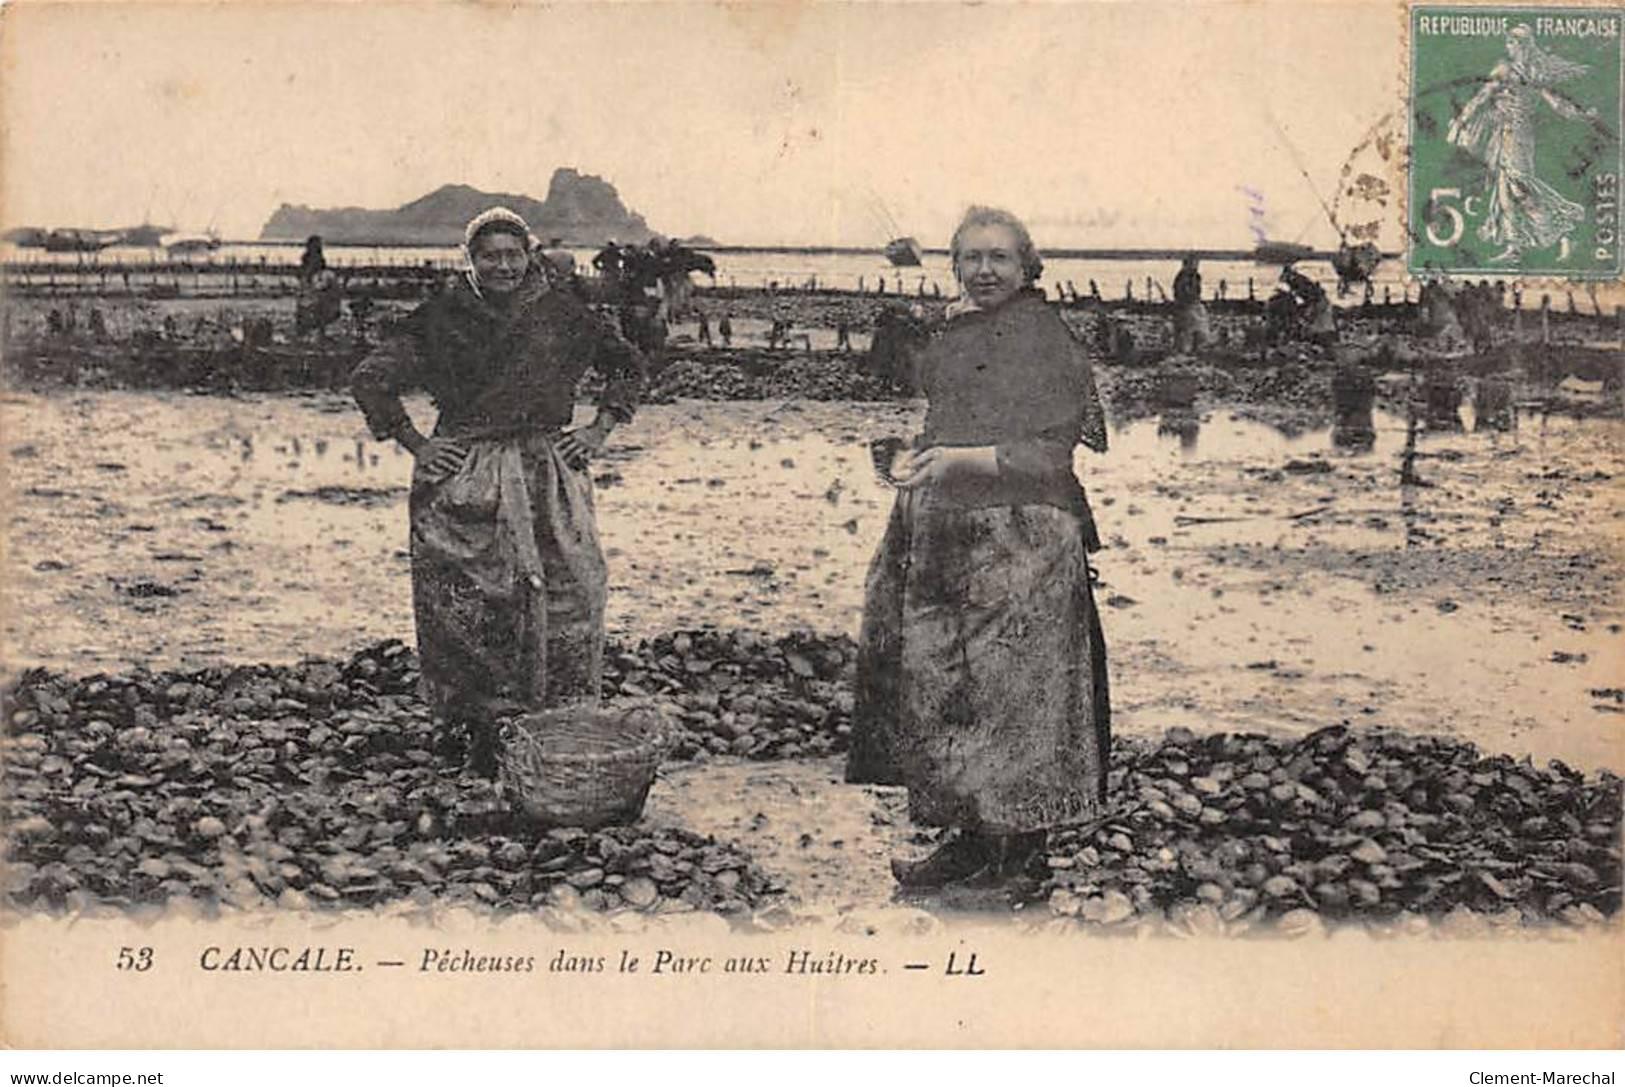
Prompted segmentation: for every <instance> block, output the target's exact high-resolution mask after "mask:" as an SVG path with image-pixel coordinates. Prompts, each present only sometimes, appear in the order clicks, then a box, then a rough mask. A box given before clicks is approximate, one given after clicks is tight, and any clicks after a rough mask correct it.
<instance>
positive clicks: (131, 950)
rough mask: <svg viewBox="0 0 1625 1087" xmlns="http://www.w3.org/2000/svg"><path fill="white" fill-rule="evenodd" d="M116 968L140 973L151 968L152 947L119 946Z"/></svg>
mask: <svg viewBox="0 0 1625 1087" xmlns="http://www.w3.org/2000/svg"><path fill="white" fill-rule="evenodd" d="M118 969H120V970H134V971H135V972H136V973H138V974H139V973H141V972H142V971H144V970H151V969H152V948H150V947H121V948H119V949H118Z"/></svg>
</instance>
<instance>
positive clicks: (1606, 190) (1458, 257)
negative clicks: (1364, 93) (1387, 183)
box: [1407, 6, 1625, 278]
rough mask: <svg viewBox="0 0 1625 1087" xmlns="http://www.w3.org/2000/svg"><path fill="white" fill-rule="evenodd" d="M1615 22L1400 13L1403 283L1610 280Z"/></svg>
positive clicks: (1490, 11) (1617, 99)
mask: <svg viewBox="0 0 1625 1087" xmlns="http://www.w3.org/2000/svg"><path fill="white" fill-rule="evenodd" d="M1622 24H1625V18H1622V16H1621V14H1620V12H1619V11H1618V10H1617V9H1609V8H1531V7H1501V6H1475V7H1431V6H1419V7H1415V8H1412V9H1411V12H1410V27H1409V30H1410V43H1411V48H1410V58H1409V60H1410V76H1411V81H1410V87H1411V91H1410V96H1409V101H1408V106H1409V111H1410V146H1411V154H1410V159H1409V178H1408V181H1409V186H1410V200H1409V222H1408V224H1407V228H1408V230H1407V232H1408V235H1409V247H1408V253H1409V268H1410V271H1411V272H1413V273H1429V272H1432V273H1442V274H1465V273H1471V274H1475V275H1478V274H1519V275H1551V276H1562V277H1566V278H1612V277H1614V276H1617V275H1619V273H1620V270H1621V257H1620V223H1621V219H1620V204H1619V181H1620V176H1621V174H1622V173H1625V170H1622V168H1621V166H1622V160H1621V148H1620V129H1621V112H1620V110H1621V106H1620V103H1621V74H1622V70H1625V65H1622V60H1621V58H1622V56H1625V51H1622V50H1625V36H1622V34H1621V28H1622Z"/></svg>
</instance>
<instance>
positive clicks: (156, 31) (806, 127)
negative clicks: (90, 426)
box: [0, 0, 1404, 247]
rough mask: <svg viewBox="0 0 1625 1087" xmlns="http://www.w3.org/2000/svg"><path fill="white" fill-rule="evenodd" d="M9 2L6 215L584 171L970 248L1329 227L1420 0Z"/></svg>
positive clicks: (303, 199)
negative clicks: (979, 234)
mask: <svg viewBox="0 0 1625 1087" xmlns="http://www.w3.org/2000/svg"><path fill="white" fill-rule="evenodd" d="M0 20H3V21H0V116H3V119H4V125H5V127H4V143H3V151H4V154H3V158H0V223H3V224H4V225H5V226H7V227H10V226H17V225H24V224H26V225H37V226H46V227H57V226H86V227H114V226H124V225H130V224H133V223H137V222H140V221H142V220H143V219H144V218H145V217H148V216H150V217H151V218H152V219H153V220H155V221H159V222H163V223H165V224H166V225H172V226H176V227H179V228H182V229H189V230H195V229H203V228H206V227H213V228H215V229H218V230H219V231H220V232H221V233H222V235H224V236H226V237H228V238H250V237H254V236H256V235H257V234H258V232H259V229H260V227H261V225H262V224H263V223H264V221H265V219H266V217H267V216H268V215H269V214H270V213H271V211H272V210H274V209H275V208H276V207H277V206H278V205H279V204H281V203H284V202H287V203H293V204H307V205H311V206H317V207H331V206H363V207H394V206H398V205H400V204H403V203H405V202H407V201H409V200H412V199H414V198H416V197H418V196H421V195H423V194H424V193H426V192H428V191H430V190H432V189H434V188H436V187H438V186H440V185H442V184H445V183H448V182H462V183H466V184H470V185H473V186H475V187H478V188H481V189H487V190H495V191H518V192H525V193H528V194H531V195H534V196H536V197H538V198H539V197H541V196H543V195H545V193H546V189H547V183H548V179H549V177H550V176H551V175H552V172H553V170H554V169H555V168H557V167H561V166H571V167H575V168H577V169H579V170H581V171H583V172H586V173H592V174H597V175H599V176H602V177H604V178H606V179H608V180H609V181H611V182H612V183H613V184H614V185H615V186H616V187H617V189H618V190H619V191H620V194H621V196H622V199H623V200H624V201H625V203H626V204H627V205H628V206H629V207H631V208H633V209H634V210H636V211H638V212H641V213H642V214H643V215H644V216H645V217H646V218H647V219H648V221H649V223H650V225H651V227H653V228H654V229H656V230H659V231H662V232H664V233H668V234H675V235H690V234H696V233H703V234H707V235H710V236H711V237H713V238H716V239H718V240H719V241H722V242H725V243H739V244H746V243H774V242H777V243H785V244H790V243H797V244H849V245H874V244H878V243H880V242H883V241H885V240H886V238H888V237H890V236H891V234H892V233H893V231H894V230H895V231H898V232H903V233H909V234H913V235H915V236H917V237H918V238H920V240H921V241H922V242H923V243H925V244H926V245H928V246H935V245H944V244H946V241H947V235H948V233H949V232H950V231H951V230H952V228H953V224H954V223H955V221H956V220H957V217H958V215H959V214H960V213H961V212H962V211H963V209H964V208H965V206H966V205H968V204H971V203H984V204H996V205H1002V206H1006V207H1008V208H1010V209H1011V210H1013V211H1015V212H1016V213H1017V214H1019V215H1022V216H1023V217H1024V218H1026V219H1027V221H1028V222H1029V225H1030V226H1031V227H1032V230H1033V233H1034V235H1035V238H1036V239H1037V240H1038V242H1039V244H1040V245H1041V246H1045V245H1047V246H1051V247H1061V246H1071V247H1083V246H1150V247H1162V246H1187V245H1189V246H1224V247H1247V246H1250V245H1252V244H1253V241H1254V233H1253V232H1254V229H1255V227H1259V228H1262V229H1264V230H1266V231H1267V232H1268V233H1269V235H1270V236H1271V237H1279V238H1283V239H1287V240H1302V241H1306V242H1309V243H1314V244H1328V243H1334V242H1335V241H1336V234H1335V233H1334V232H1333V230H1332V228H1331V226H1330V225H1329V224H1328V223H1327V221H1326V218H1325V216H1324V214H1323V213H1322V212H1321V211H1320V210H1319V205H1318V203H1317V198H1316V191H1317V190H1318V191H1319V192H1321V193H1323V194H1325V196H1326V198H1327V199H1328V200H1329V199H1330V198H1331V193H1332V191H1333V190H1334V188H1335V185H1336V180H1337V177H1338V174H1339V171H1340V170H1341V169H1342V168H1343V166H1344V164H1345V163H1346V162H1348V161H1349V158H1350V154H1351V152H1352V151H1353V150H1354V149H1355V148H1356V147H1357V145H1359V144H1360V143H1361V141H1362V138H1363V137H1364V136H1365V135H1366V134H1367V133H1368V131H1369V130H1370V129H1371V128H1372V126H1373V125H1376V124H1379V123H1380V122H1382V121H1383V120H1384V118H1390V119H1391V118H1392V117H1394V116H1396V110H1397V109H1399V107H1402V105H1403V97H1402V95H1403V85H1402V81H1401V74H1400V73H1401V68H1402V59H1403V55H1404V52H1403V50H1404V46H1403V42H1402V40H1401V34H1402V32H1403V26H1404V23H1403V10H1402V8H1401V7H1400V6H1399V5H1395V4H1393V3H1392V2H1381V0H1371V2H1365V0H1359V2H1320V3H1317V2H1303V0H1299V2H1297V3H1272V2H1265V0H1254V2H1246V3H1242V2H1234V3H1196V2H1190V3H1131V2H1126V0H1125V2H1114V3H1105V2H1099V3H1087V2H1080V3H1062V4H1024V5H1007V4H991V3H989V4H976V5H965V4H948V3H908V4H881V3H852V4H833V3H830V4H817V3H772V4H766V3H763V4H748V5H716V4H664V5H658V6H657V5H649V4H625V3H616V4H610V3H567V4H553V5H540V4H498V3H485V2H465V3H455V4H453V3H428V2H422V3H411V4H407V3H402V4H365V5H362V4H355V3H333V4H317V3H301V4H270V3H254V4H246V3H244V4H236V5H214V4H186V3H183V4H157V3H141V2H122V3H77V4H71V5H56V4H46V3H39V2H30V0H22V2H21V3H15V4H13V5H11V6H9V7H7V8H6V9H4V12H3V14H0ZM1399 115H1401V116H1402V112H1401V113H1400V114H1399ZM1365 158H1367V159H1370V158H1371V154H1370V152H1369V151H1367V152H1366V153H1365ZM1300 164H1301V165H1302V167H1303V169H1304V170H1306V171H1307V173H1308V174H1309V176H1310V179H1312V181H1313V185H1311V180H1306V179H1305V177H1304V176H1303V174H1302V173H1300ZM1378 166H1379V167H1380V164H1378ZM1244 188H1245V189H1250V190H1252V192H1253V193H1255V194H1257V195H1248V194H1247V193H1246V192H1244V191H1243V189H1244ZM1376 213H1378V214H1390V213H1391V214H1393V215H1397V211H1396V210H1395V209H1392V208H1389V209H1380V210H1378V211H1377V212H1376ZM1356 217H1358V216H1356ZM1387 233H1388V236H1389V238H1390V239H1391V240H1397V230H1394V231H1391V232H1387Z"/></svg>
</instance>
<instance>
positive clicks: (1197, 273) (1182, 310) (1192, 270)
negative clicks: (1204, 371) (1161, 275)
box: [1174, 253, 1208, 355]
mask: <svg viewBox="0 0 1625 1087" xmlns="http://www.w3.org/2000/svg"><path fill="white" fill-rule="evenodd" d="M1207 340H1208V324H1207V307H1206V306H1204V305H1203V304H1202V272H1201V269H1200V267H1199V266H1198V263H1197V260H1196V254H1195V253H1190V254H1187V255H1186V257H1185V259H1184V261H1183V262H1181V264H1180V266H1179V274H1178V275H1176V276H1174V351H1176V352H1177V353H1179V354H1181V355H1189V354H1191V353H1192V352H1194V351H1195V350H1196V349H1197V348H1199V347H1201V346H1203V345H1204V344H1206V343H1207Z"/></svg>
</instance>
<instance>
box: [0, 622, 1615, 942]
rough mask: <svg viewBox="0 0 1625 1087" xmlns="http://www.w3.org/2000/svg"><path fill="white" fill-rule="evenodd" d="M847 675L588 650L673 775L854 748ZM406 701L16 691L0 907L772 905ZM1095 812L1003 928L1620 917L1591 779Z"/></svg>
mask: <svg viewBox="0 0 1625 1087" xmlns="http://www.w3.org/2000/svg"><path fill="white" fill-rule="evenodd" d="M855 657H856V647H855V646H854V644H853V643H852V640H851V639H850V638H847V637H845V636H821V635H815V634H811V633H806V632H799V633H792V634H789V635H783V636H769V635H765V634H761V633H756V632H752V631H739V630H736V631H709V630H706V631H700V630H694V631H676V632H672V633H669V634H665V635H661V636H659V637H656V638H652V639H648V640H645V641H641V642H639V643H637V644H635V645H616V644H613V643H612V644H611V645H610V646H608V647H607V648H606V653H605V669H604V673H605V674H604V689H605V695H606V697H607V698H608V699H610V700H611V701H614V700H617V699H628V698H638V699H653V700H656V701H658V702H660V703H662V704H663V705H664V706H665V707H666V708H667V710H668V711H669V712H668V713H667V715H666V716H667V717H668V718H669V719H670V721H671V722H672V723H673V727H674V732H673V736H672V737H671V739H672V743H671V747H670V755H671V757H672V758H674V759H679V760H699V759H705V758H710V757H713V756H720V755H731V756H742V757H746V758H751V759H780V758H801V757H814V756H827V755H831V754H835V753H838V752H840V751H843V750H844V749H845V747H846V745H847V738H848V735H849V733H850V731H851V716H852V709H853V705H852V686H851V681H852V670H853V667H854V662H855ZM417 678H418V676H417V665H416V659H415V657H414V655H413V654H412V652H411V651H410V650H409V649H408V648H407V647H406V646H405V645H403V644H401V643H400V642H398V641H391V642H384V643H380V644H378V645H374V646H370V647H368V648H367V649H365V650H363V651H361V652H359V653H357V654H356V655H355V656H353V657H352V658H350V659H349V660H347V661H343V662H331V661H308V662H304V663H301V664H297V665H291V666H280V667H273V666H269V665H245V666H238V667H216V668H210V669H206V670H202V671H197V672H191V673H185V674H181V673H166V674H161V675H154V674H150V673H136V674H133V675H125V676H105V675H100V676H90V677H86V678H71V677H64V676H60V675H56V674H53V673H50V672H46V671H41V670H35V671H30V672H27V673H25V674H23V675H22V676H21V677H19V678H18V680H17V681H16V682H15V683H13V684H12V685H11V687H10V688H8V689H7V691H6V692H5V700H4V714H5V719H6V721H7V725H8V731H7V735H6V737H5V739H4V741H3V757H4V772H5V776H6V793H5V797H4V800H3V807H0V816H3V819H4V826H5V828H6V831H7V841H6V853H5V859H6V869H5V884H4V886H5V894H6V900H7V901H8V902H9V903H10V904H11V905H12V906H14V907H20V908H27V909H45V910H64V909H75V908H79V907H81V906H84V905H87V904H88V905H98V904H100V905H112V906H119V907H131V906H136V905H140V904H144V903H163V902H168V901H171V900H176V899H179V900H195V901H200V902H202V903H204V904H206V905H229V906H236V907H241V908H252V907H256V906H263V905H272V904H276V905H280V906H281V907H284V908H307V907H308V908H323V907H351V906H374V905H379V904H383V903H388V902H393V901H402V900H404V901H408V902H415V903H419V904H423V905H428V904H434V903H452V904H455V903H465V904H471V905H472V904H478V905H482V906H484V907H487V908H495V909H525V910H529V909H542V908H546V909H558V908H560V905H559V904H560V903H565V904H568V905H570V906H572V907H577V906H579V907H581V908H585V909H590V910H622V909H626V910H636V911H646V912H655V913H659V912H665V911H687V910H706V911H717V912H719V913H723V914H727V915H736V914H737V915H744V914H747V913H749V912H751V911H754V910H757V909H758V908H759V907H761V906H763V905H766V904H771V903H772V902H773V901H774V900H775V899H776V897H777V896H778V895H779V893H780V890H781V889H780V888H779V887H777V886H775V884H774V883H773V881H772V880H771V879H770V878H769V877H768V876H767V875H766V874H765V873H764V872H762V870H761V869H760V868H758V867H757V866H756V865H755V864H754V863H753V862H752V861H751V859H750V858H749V857H748V856H747V855H745V854H744V853H743V852H741V851H740V850H739V849H737V848H735V847H732V846H728V845H723V844H719V843H717V842H715V841H711V840H708V839H705V838H701V837H699V836H697V835H694V834H691V833H688V832H686V831H683V830H681V829H677V828H657V827H651V826H647V825H636V826H631V827H617V828H609V829H605V830H601V831H597V832H591V833H589V832H586V831H583V830H580V829H571V828H564V829H555V830H551V831H547V832H538V831H536V830H534V829H531V828H528V827H527V826H525V825H523V824H521V823H518V822H516V821H515V820H514V819H513V817H512V816H511V815H510V813H509V809H508V805H507V804H506V803H505V801H504V798H503V797H502V795H501V794H500V792H499V791H498V790H497V788H496V787H495V786H493V785H491V784H489V783H486V782H482V781H476V780H471V779H466V778H464V777H462V776H460V775H458V774H455V773H451V772H448V767H447V765H446V762H445V759H444V757H443V756H441V755H440V754H438V753H437V751H436V745H435V739H436V738H435V735H434V729H433V726H432V722H431V721H430V718H429V714H428V710H427V708H426V707H425V706H424V704H423V703H422V701H421V700H420V699H419V698H418V695H417V693H416V684H417ZM1109 789H1110V796H1111V798H1112V814H1111V815H1110V816H1109V817H1108V818H1106V819H1105V820H1103V821H1101V822H1099V823H1097V824H1094V825H1091V826H1088V827H1071V828H1062V829H1060V830H1057V831H1056V832H1054V833H1052V834H1051V835H1050V841H1049V848H1048V856H1047V857H1046V858H1045V864H1044V874H1043V875H1042V877H1035V878H1034V880H1032V881H1030V885H1029V886H1027V887H1026V888H1025V890H1026V892H1027V893H1026V896H1025V897H1024V898H1023V899H1022V904H1023V905H1025V904H1027V903H1031V904H1033V905H1035V906H1036V907H1038V908H1040V909H1043V908H1045V907H1046V906H1047V910H1046V912H1048V913H1050V914H1052V915H1053V916H1054V917H1056V918H1057V919H1058V920H1059V921H1061V922H1063V923H1065V924H1076V925H1080V926H1093V927H1096V928H1100V929H1105V930H1112V931H1117V930H1123V931H1131V930H1132V931H1140V928H1139V926H1142V925H1143V924H1146V923H1155V924H1159V925H1164V926H1168V927H1171V928H1172V929H1173V930H1175V931H1177V932H1181V933H1186V934H1202V933H1209V932H1211V933H1220V932H1222V933H1231V934H1234V933H1238V932H1245V931H1249V930H1250V929H1253V928H1255V927H1258V926H1260V925H1262V924H1264V923H1269V924H1271V925H1272V926H1275V927H1279V926H1280V925H1282V924H1284V925H1286V926H1287V927H1289V928H1290V929H1291V930H1292V931H1293V932H1296V933H1299V934H1303V933H1308V932H1312V931H1317V926H1316V925H1313V924H1310V923H1308V922H1307V921H1306V920H1305V918H1306V917H1318V918H1322V919H1324V921H1325V922H1327V923H1335V922H1337V921H1339V920H1356V921H1364V922H1371V923H1376V924H1379V925H1391V926H1395V927H1396V928H1397V929H1400V930H1404V929H1405V928H1406V926H1408V925H1411V924H1412V923H1413V921H1414V919H1416V918H1430V917H1431V918H1438V919H1440V920H1441V923H1443V921H1444V919H1450V918H1453V919H1454V920H1451V921H1450V922H1449V927H1450V929H1451V931H1457V930H1462V929H1463V928H1464V927H1470V926H1469V925H1468V922H1467V921H1464V920H1463V918H1464V917H1473V918H1487V917H1490V918H1500V919H1501V921H1499V922H1496V923H1510V922H1511V921H1513V920H1516V921H1517V922H1519V923H1532V922H1543V921H1552V922H1557V923H1562V924H1566V925H1577V926H1583V925H1588V924H1595V923H1597V922H1598V921H1601V920H1603V919H1605V918H1608V917H1612V916H1613V915H1615V914H1616V913H1617V912H1618V910H1619V904H1620V868H1621V866H1620V808H1621V782H1620V779H1619V778H1618V777H1616V776H1615V775H1613V774H1611V773H1609V772H1607V771H1603V772H1601V773H1599V774H1596V775H1594V776H1591V777H1587V776H1585V775H1582V774H1581V773H1579V772H1577V771H1575V770H1572V769H1570V768H1569V767H1566V766H1564V765H1562V764H1561V763H1557V762H1553V763H1550V764H1548V765H1547V766H1544V767H1537V766H1535V765H1533V763H1532V762H1530V761H1529V760H1528V759H1524V760H1521V761H1520V760H1515V759H1513V758H1511V757H1510V756H1506V755H1496V756H1486V755H1484V754H1482V753H1481V752H1479V751H1478V750H1477V749H1476V748H1474V747H1473V746H1472V745H1470V744H1467V743H1463V742H1461V741H1458V740H1454V739H1449V738H1445V737H1438V736H1417V735H1410V734H1402V733H1389V732H1378V731H1370V730H1353V729H1349V728H1346V727H1341V726H1339V727H1334V728H1328V729H1323V730H1321V731H1319V732H1315V733H1313V734H1311V735H1309V736H1306V737H1303V738H1301V739H1283V738H1276V737H1267V736H1262V735H1251V734H1236V733H1215V734H1209V735H1198V734H1197V733H1196V732H1194V731H1193V730H1191V729H1185V728H1179V729H1172V730H1170V731H1169V732H1168V733H1167V735H1166V736H1164V737H1163V738H1162V739H1161V740H1160V741H1149V740H1144V739H1138V738H1119V739H1118V740H1117V741H1116V742H1115V744H1114V750H1113V767H1112V770H1111V778H1110V785H1109ZM1485 923H1486V924H1488V923H1489V922H1485Z"/></svg>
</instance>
